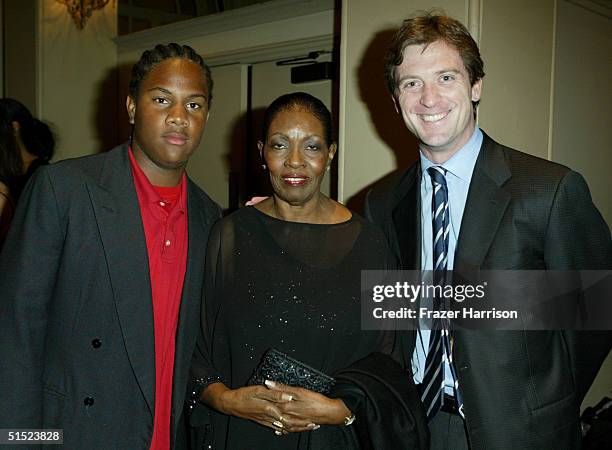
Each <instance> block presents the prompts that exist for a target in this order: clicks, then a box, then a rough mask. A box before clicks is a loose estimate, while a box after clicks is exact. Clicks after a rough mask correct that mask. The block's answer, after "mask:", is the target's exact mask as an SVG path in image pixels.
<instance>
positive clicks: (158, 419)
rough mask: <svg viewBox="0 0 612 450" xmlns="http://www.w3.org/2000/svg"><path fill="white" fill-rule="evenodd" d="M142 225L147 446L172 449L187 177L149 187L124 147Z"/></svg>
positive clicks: (153, 448) (185, 257)
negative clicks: (149, 339)
mask: <svg viewBox="0 0 612 450" xmlns="http://www.w3.org/2000/svg"><path fill="white" fill-rule="evenodd" d="M128 153H129V156H130V163H131V165H132V174H133V176H134V185H135V187H136V194H137V195H138V203H139V204H140V214H141V216H142V224H143V226H144V232H145V239H146V242H147V253H148V256H149V274H150V277H151V298H152V300H153V326H154V330H155V417H154V420H153V440H152V442H151V450H168V449H169V448H170V416H171V410H172V375H173V370H174V352H175V337H176V328H177V325H178V314H179V309H180V305H181V296H182V292H183V281H184V279H185V268H186V265H187V242H188V233H187V181H186V177H185V175H183V178H182V180H181V182H180V183H179V184H178V185H177V186H175V187H160V186H153V185H152V184H151V183H150V182H149V180H148V178H147V177H146V175H145V174H144V172H143V171H142V169H141V168H140V166H138V164H137V163H136V160H135V159H134V155H133V153H132V149H129V151H128Z"/></svg>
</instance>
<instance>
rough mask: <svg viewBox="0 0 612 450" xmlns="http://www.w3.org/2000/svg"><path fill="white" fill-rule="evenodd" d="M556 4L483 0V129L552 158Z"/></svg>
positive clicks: (512, 144) (545, 0) (541, 0)
mask: <svg viewBox="0 0 612 450" xmlns="http://www.w3.org/2000/svg"><path fill="white" fill-rule="evenodd" d="M554 4H555V0H538V1H537V2H534V1H532V0H513V1H512V2H500V1H495V0H483V2H482V7H481V14H482V16H481V17H482V18H481V33H480V50H481V56H482V59H483V61H484V70H485V73H486V75H485V78H484V85H483V86H484V91H483V94H482V100H481V103H480V108H479V109H480V110H479V121H480V124H481V126H482V128H483V129H484V130H485V131H486V132H487V133H489V135H490V136H491V137H493V138H494V139H495V140H497V141H498V142H501V143H503V144H504V145H508V146H509V147H513V148H517V149H519V150H522V151H524V152H527V153H531V154H532V155H536V156H539V157H541V158H547V157H548V155H549V128H550V126H551V111H550V99H551V79H552V55H553V38H554V35H553V25H554V18H555V17H554Z"/></svg>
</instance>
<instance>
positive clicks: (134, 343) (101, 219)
mask: <svg viewBox="0 0 612 450" xmlns="http://www.w3.org/2000/svg"><path fill="white" fill-rule="evenodd" d="M87 188H88V190H89V193H90V198H91V201H92V204H93V208H94V211H95V215H96V220H97V222H98V229H99V232H100V238H101V240H102V244H103V246H104V252H105V255H106V262H107V266H108V270H109V275H110V280H111V285H112V289H113V293H114V300H115V307H116V310H117V316H118V318H119V322H120V326H121V332H122V334H123V339H124V343H125V347H126V351H127V354H128V358H129V360H130V364H131V366H132V370H133V371H134V374H135V375H136V379H137V381H138V384H139V385H140V387H141V389H142V392H143V393H144V396H145V399H146V401H147V404H148V405H149V409H150V411H151V414H153V411H154V404H155V400H154V394H155V337H154V328H153V305H152V301H151V281H150V276H149V261H148V256H147V247H146V242H145V237H144V228H143V225H142V219H141V215H140V206H139V204H138V198H137V196H136V190H135V188H134V183H133V179H132V173H131V169H130V163H129V159H128V155H127V145H124V146H122V147H121V148H118V149H115V150H111V151H110V152H109V153H108V154H107V156H106V160H105V164H104V167H103V169H102V172H101V175H100V180H99V184H96V183H93V182H92V183H90V184H88V186H87Z"/></svg>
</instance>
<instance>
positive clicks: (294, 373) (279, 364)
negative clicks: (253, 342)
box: [247, 348, 336, 394]
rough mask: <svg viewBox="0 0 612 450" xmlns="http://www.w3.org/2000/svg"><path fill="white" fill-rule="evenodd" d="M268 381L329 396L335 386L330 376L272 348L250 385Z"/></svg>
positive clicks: (256, 370) (251, 379)
mask: <svg viewBox="0 0 612 450" xmlns="http://www.w3.org/2000/svg"><path fill="white" fill-rule="evenodd" d="M266 380H271V381H276V382H278V383H282V384H286V385H288V386H295V387H301V388H305V389H309V390H311V391H315V392H318V393H320V394H328V393H329V392H330V391H331V389H332V387H333V386H334V384H335V382H336V381H335V380H334V379H333V378H332V377H330V376H329V375H326V374H324V373H323V372H319V371H318V370H316V369H313V368H312V367H310V366H307V365H306V364H304V363H303V362H300V361H298V360H296V359H293V358H291V357H290V356H287V355H286V354H284V353H283V352H281V351H279V350H277V349H275V348H271V349H270V350H268V351H267V352H266V353H264V355H263V357H262V358H261V362H260V363H259V366H257V368H256V369H255V372H253V375H252V376H251V378H250V379H249V381H248V383H247V384H248V385H255V384H264V383H265V381H266Z"/></svg>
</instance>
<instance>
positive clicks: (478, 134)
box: [419, 126, 482, 182]
mask: <svg viewBox="0 0 612 450" xmlns="http://www.w3.org/2000/svg"><path fill="white" fill-rule="evenodd" d="M481 146H482V131H480V128H479V127H478V126H476V128H475V129H474V133H472V136H471V137H470V139H469V140H468V141H467V142H466V144H465V145H464V146H463V147H461V148H460V149H459V151H458V152H457V153H455V154H454V155H453V156H452V157H451V158H450V159H449V160H448V161H446V162H445V163H444V164H442V167H444V168H445V169H446V170H447V171H448V172H450V173H452V174H453V175H455V176H456V177H457V178H459V179H461V180H463V181H466V182H469V181H470V180H471V179H472V172H473V171H474V166H475V165H476V159H478V154H479V153H480V147H481ZM419 154H420V158H421V170H422V172H423V173H425V172H426V171H427V169H429V168H430V167H431V166H435V165H436V164H434V163H433V162H431V161H430V160H429V159H427V157H426V156H425V155H424V154H423V152H422V151H419Z"/></svg>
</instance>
